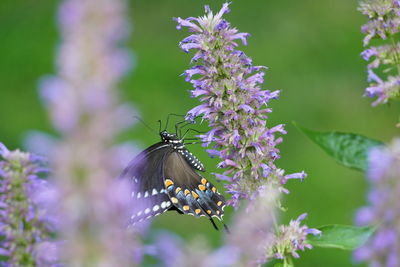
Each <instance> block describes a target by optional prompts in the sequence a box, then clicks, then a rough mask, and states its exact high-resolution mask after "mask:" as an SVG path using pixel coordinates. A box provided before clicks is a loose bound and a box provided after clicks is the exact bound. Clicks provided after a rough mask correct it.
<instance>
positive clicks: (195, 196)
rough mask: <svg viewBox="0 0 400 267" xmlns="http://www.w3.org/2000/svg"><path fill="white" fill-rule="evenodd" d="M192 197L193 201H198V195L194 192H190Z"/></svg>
mask: <svg viewBox="0 0 400 267" xmlns="http://www.w3.org/2000/svg"><path fill="white" fill-rule="evenodd" d="M192 196H193V197H194V198H195V199H198V198H199V195H198V194H196V192H194V191H192Z"/></svg>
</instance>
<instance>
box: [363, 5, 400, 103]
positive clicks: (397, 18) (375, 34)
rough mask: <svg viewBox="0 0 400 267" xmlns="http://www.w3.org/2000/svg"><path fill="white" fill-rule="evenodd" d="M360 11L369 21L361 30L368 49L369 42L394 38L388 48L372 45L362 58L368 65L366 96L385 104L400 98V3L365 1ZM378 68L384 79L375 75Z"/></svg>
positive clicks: (386, 46) (387, 45)
mask: <svg viewBox="0 0 400 267" xmlns="http://www.w3.org/2000/svg"><path fill="white" fill-rule="evenodd" d="M358 10H359V11H360V12H361V13H363V14H364V15H366V16H367V17H368V22H367V23H366V24H365V25H363V26H362V28H361V31H362V32H363V33H365V34H366V36H365V38H364V46H365V47H368V45H369V44H370V41H371V40H372V39H374V38H376V39H383V40H385V41H386V40H387V39H391V41H390V42H389V40H387V41H386V43H388V44H386V45H381V46H370V47H368V48H366V49H365V50H364V51H363V52H362V53H361V56H362V57H363V58H364V60H366V61H370V63H369V64H368V82H369V86H368V87H367V88H366V89H365V96H368V97H371V98H373V97H376V98H377V99H376V100H375V101H374V102H373V103H372V105H373V106H376V105H379V104H386V103H388V102H389V101H390V100H394V99H399V97H400V83H399V81H400V73H399V71H398V66H399V64H400V62H399V52H400V44H399V42H397V41H395V40H397V39H398V36H397V35H398V32H399V29H400V7H399V1H398V0H363V1H361V2H360V5H359V8H358ZM376 69H379V71H380V72H381V73H382V75H383V76H386V77H385V78H384V79H381V78H380V77H379V76H378V75H376V74H375V71H373V70H376Z"/></svg>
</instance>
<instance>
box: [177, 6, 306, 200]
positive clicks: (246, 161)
mask: <svg viewBox="0 0 400 267" xmlns="http://www.w3.org/2000/svg"><path fill="white" fill-rule="evenodd" d="M205 10H206V14H205V15H204V16H203V17H198V18H193V17H189V18H187V19H181V18H177V19H176V21H177V22H178V29H181V28H182V27H186V28H188V29H189V31H190V32H193V33H194V34H192V35H190V36H189V37H186V38H185V39H183V41H182V42H181V43H180V47H181V49H182V50H183V51H184V52H189V51H194V53H195V54H194V56H193V59H192V62H194V63H195V64H196V65H195V66H193V67H192V68H190V69H189V70H187V71H185V73H184V75H185V77H186V80H187V81H189V82H190V83H191V84H192V85H193V86H194V89H193V91H192V96H193V97H199V98H200V100H201V102H202V104H200V105H199V106H197V107H194V108H193V109H192V110H190V111H189V112H188V113H187V116H186V119H188V120H193V119H194V118H195V117H196V116H199V115H202V116H203V119H204V120H207V121H208V122H209V126H210V127H211V130H210V131H209V132H208V133H206V134H204V135H202V136H201V138H202V139H203V142H204V143H205V144H207V145H209V144H212V145H213V149H212V150H211V151H212V155H216V156H219V158H220V159H221V162H220V163H219V164H218V166H219V167H220V168H224V172H223V173H222V174H221V176H219V177H223V180H229V177H230V180H231V182H232V184H230V185H226V188H227V189H228V192H229V193H230V194H231V195H232V199H231V200H230V201H229V203H230V204H231V205H233V206H235V207H237V206H238V204H239V200H240V199H243V198H250V197H251V196H253V197H254V196H255V195H256V194H258V192H259V189H260V188H262V187H263V186H265V185H266V184H273V185H276V186H278V187H281V189H280V191H287V190H286V189H284V188H283V185H284V184H285V183H286V181H287V180H288V179H291V178H304V177H305V174H304V172H302V173H299V174H292V175H285V174H284V171H283V170H281V169H279V168H277V167H276V166H275V164H274V161H275V160H276V159H278V158H279V150H278V149H277V148H276V145H277V144H279V143H280V142H281V141H282V139H281V138H277V137H275V134H276V133H280V134H286V131H285V130H284V129H283V125H278V126H275V127H272V128H268V127H266V121H265V119H266V118H267V115H268V113H270V112H271V109H270V108H268V104H269V100H270V99H277V97H278V95H279V91H273V92H270V91H268V90H262V89H261V85H262V83H263V82H264V70H265V69H266V67H263V66H253V65H252V63H251V62H252V60H251V59H250V58H249V57H247V56H246V55H245V54H244V53H243V52H242V51H239V50H236V48H237V47H238V46H239V44H238V41H241V42H242V43H243V44H244V45H246V44H247V38H248V36H249V34H247V33H240V32H239V31H238V30H237V29H236V28H233V27H231V25H230V23H229V22H227V21H226V20H225V19H223V15H224V14H226V13H228V12H229V3H225V4H223V6H222V8H221V10H220V11H219V12H217V13H216V14H215V15H214V14H213V12H212V11H211V10H210V8H209V7H207V6H206V7H205Z"/></svg>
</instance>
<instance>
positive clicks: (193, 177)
mask: <svg viewBox="0 0 400 267" xmlns="http://www.w3.org/2000/svg"><path fill="white" fill-rule="evenodd" d="M160 137H161V142H159V143H156V144H154V145H152V146H150V147H149V148H147V149H145V150H144V151H143V152H141V153H140V154H139V155H138V156H136V157H135V158H134V159H133V160H132V161H131V163H130V164H129V165H128V167H127V168H126V169H125V170H124V171H123V173H122V174H121V177H122V178H124V179H129V180H130V181H131V182H132V187H133V189H132V199H133V210H132V217H131V222H132V223H136V222H139V221H142V220H145V219H148V218H150V217H152V216H157V215H159V214H161V213H163V212H165V211H168V210H176V211H178V212H179V213H183V214H189V215H193V216H195V217H200V216H206V217H208V218H210V219H211V218H212V217H217V218H218V219H220V220H222V216H223V214H224V211H223V208H224V207H225V204H226V202H225V199H224V197H223V196H222V195H221V194H220V193H219V192H218V191H217V189H216V187H215V186H214V185H212V184H211V183H210V182H209V181H208V180H207V179H206V178H204V177H202V176H201V175H200V174H199V173H198V172H197V171H202V172H204V171H205V169H204V165H203V164H202V163H201V162H200V161H199V160H198V159H197V158H196V157H195V156H194V155H193V154H192V153H191V152H190V151H189V150H188V149H187V148H186V147H185V144H184V140H183V139H181V138H179V137H178V136H177V135H176V134H172V133H168V132H166V131H161V132H160Z"/></svg>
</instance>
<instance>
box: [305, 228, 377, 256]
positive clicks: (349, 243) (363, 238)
mask: <svg viewBox="0 0 400 267" xmlns="http://www.w3.org/2000/svg"><path fill="white" fill-rule="evenodd" d="M317 229H318V230H320V231H321V232H322V234H321V235H316V236H312V235H309V236H308V238H307V242H308V243H309V244H311V245H313V246H315V247H322V248H339V249H344V250H353V249H356V248H358V247H360V246H362V245H363V244H365V243H366V242H367V240H368V239H369V238H370V237H371V235H372V234H373V233H374V232H375V230H376V228H375V227H372V226H365V227H356V226H351V225H338V224H332V225H325V226H322V227H319V228H317Z"/></svg>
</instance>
